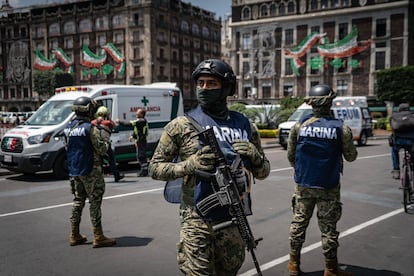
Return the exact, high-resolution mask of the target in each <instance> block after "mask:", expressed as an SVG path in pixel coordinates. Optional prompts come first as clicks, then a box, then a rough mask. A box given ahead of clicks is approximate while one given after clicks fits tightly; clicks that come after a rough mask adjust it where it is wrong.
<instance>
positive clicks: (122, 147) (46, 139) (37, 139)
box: [0, 83, 184, 179]
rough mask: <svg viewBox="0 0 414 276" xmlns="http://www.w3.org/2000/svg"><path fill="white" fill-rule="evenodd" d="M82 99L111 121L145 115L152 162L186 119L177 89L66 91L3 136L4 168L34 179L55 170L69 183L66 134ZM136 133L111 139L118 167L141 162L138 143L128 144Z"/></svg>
mask: <svg viewBox="0 0 414 276" xmlns="http://www.w3.org/2000/svg"><path fill="white" fill-rule="evenodd" d="M81 96H88V97H91V98H94V99H95V100H97V102H98V104H99V105H103V106H106V107H107V108H108V111H109V112H110V116H111V119H112V120H113V121H116V119H117V118H119V119H120V121H122V122H129V121H130V120H134V119H136V115H135V112H136V110H137V109H138V108H144V109H145V110H146V119H147V121H148V125H149V135H148V152H147V155H148V156H151V155H152V152H153V150H154V149H155V147H156V145H157V143H158V141H159V138H160V136H161V133H162V131H163V127H164V126H165V125H166V124H167V123H168V122H170V121H171V120H173V119H174V118H176V117H177V116H181V115H183V114H184V107H183V98H182V93H181V90H180V89H179V88H178V87H177V86H176V85H175V84H174V83H153V84H149V85H139V86H138V85H108V84H105V85H85V86H73V87H62V88H57V89H56V90H55V95H54V96H52V97H51V98H50V99H49V100H48V101H46V102H45V103H44V104H43V105H42V106H41V107H40V108H39V109H38V110H37V111H36V112H35V113H34V114H33V115H32V116H31V117H30V118H29V119H28V120H27V121H26V122H25V123H24V124H21V125H19V126H17V127H15V128H13V129H11V130H9V131H8V132H6V134H5V135H4V136H3V138H2V140H1V147H0V166H1V167H2V168H6V169H8V170H10V171H14V172H18V173H24V174H33V173H36V172H41V171H50V170H52V171H53V173H54V175H55V176H56V177H57V178H60V179H64V178H67V162H66V151H65V146H64V135H63V130H64V128H65V126H66V125H67V124H68V123H69V121H70V120H72V119H73V118H74V116H75V114H74V112H72V110H71V106H72V103H73V101H74V100H75V99H77V98H79V97H81ZM132 131H133V130H132V128H126V127H122V126H118V127H117V128H116V129H115V130H114V132H113V133H112V135H111V146H112V148H113V150H114V152H115V158H116V161H117V162H119V163H123V162H125V163H126V162H130V161H136V152H135V144H134V142H129V141H128V137H129V136H130V135H131V134H132Z"/></svg>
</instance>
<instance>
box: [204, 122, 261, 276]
mask: <svg viewBox="0 0 414 276" xmlns="http://www.w3.org/2000/svg"><path fill="white" fill-rule="evenodd" d="M198 136H199V139H200V141H201V143H202V144H204V145H209V146H210V147H211V149H212V150H213V153H214V154H215V156H216V158H217V161H216V164H217V166H216V171H215V172H214V173H209V172H205V171H197V174H198V175H199V176H200V177H202V178H205V179H209V180H211V185H213V190H214V191H215V194H214V197H215V200H216V202H219V204H220V205H222V206H226V205H229V208H230V214H231V216H232V220H231V221H226V222H223V223H220V224H217V225H215V226H214V227H213V229H214V230H219V229H223V228H226V227H229V226H230V225H233V224H235V225H237V228H238V230H239V233H240V235H241V237H242V239H243V241H244V243H245V245H246V249H247V251H249V252H250V254H251V256H252V259H253V262H254V266H255V267H256V270H257V274H258V275H259V276H261V275H262V272H261V270H260V265H259V262H258V261H257V259H256V254H255V253H254V249H256V246H257V244H258V243H259V241H261V240H262V238H260V239H257V240H255V238H254V237H253V233H252V230H251V229H250V225H249V222H248V220H247V218H246V214H245V211H244V207H243V202H242V200H241V198H240V195H239V191H238V189H237V185H236V182H235V180H234V179H233V176H232V171H234V170H235V169H237V168H238V167H239V165H240V162H241V158H240V156H239V155H237V158H236V160H235V161H234V162H233V164H232V165H231V166H229V165H228V164H227V162H226V159H225V157H224V154H223V152H222V151H221V149H220V146H219V144H218V142H217V139H216V136H215V134H214V130H213V128H209V129H207V130H205V131H202V132H200V133H199V134H198ZM206 205H209V204H206ZM210 207H211V204H210Z"/></svg>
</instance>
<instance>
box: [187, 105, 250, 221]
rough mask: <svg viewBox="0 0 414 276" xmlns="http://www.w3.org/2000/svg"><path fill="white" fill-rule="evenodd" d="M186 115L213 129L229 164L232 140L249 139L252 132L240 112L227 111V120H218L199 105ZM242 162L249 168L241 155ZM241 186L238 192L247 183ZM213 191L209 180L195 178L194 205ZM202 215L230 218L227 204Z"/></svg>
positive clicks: (204, 216)
mask: <svg viewBox="0 0 414 276" xmlns="http://www.w3.org/2000/svg"><path fill="white" fill-rule="evenodd" d="M188 116H190V117H191V118H193V119H194V120H195V121H196V122H197V123H198V124H199V125H200V126H202V127H203V128H204V129H208V128H213V129H214V133H215V135H216V139H217V141H218V143H219V146H220V148H221V151H222V152H223V154H224V156H225V158H226V161H227V163H228V165H231V163H232V162H233V160H234V158H235V157H236V155H237V154H236V152H235V151H234V149H233V147H232V146H231V145H232V144H233V142H234V140H242V141H250V139H251V135H252V133H251V128H250V122H249V120H248V119H247V118H246V117H245V116H244V115H242V114H241V113H238V112H234V111H229V118H228V119H227V120H218V119H213V118H211V117H210V116H208V115H207V114H205V113H204V112H203V111H202V110H201V108H200V107H197V108H195V109H193V110H191V111H190V112H188ZM242 163H243V166H244V167H245V168H246V169H247V170H251V164H250V161H249V160H248V158H246V157H242ZM246 181H247V179H246ZM246 183H247V182H246ZM246 183H245V184H246ZM241 186H243V185H241ZM241 186H239V185H238V188H239V192H240V193H242V192H245V191H246V189H247V185H244V187H241ZM213 193H214V191H213V188H212V185H211V183H210V182H209V181H206V180H202V179H200V178H199V177H197V178H196V186H195V190H194V202H195V206H197V203H199V202H201V201H202V200H203V199H205V198H206V197H208V196H210V195H212V194H213ZM196 209H197V208H196ZM199 214H200V212H199ZM200 215H201V214H200ZM202 217H203V219H204V220H205V221H214V222H217V221H226V220H229V219H231V216H230V214H229V206H219V207H215V208H214V209H212V210H211V211H209V212H208V213H207V214H205V215H202Z"/></svg>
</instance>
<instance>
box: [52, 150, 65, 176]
mask: <svg viewBox="0 0 414 276" xmlns="http://www.w3.org/2000/svg"><path fill="white" fill-rule="evenodd" d="M53 174H54V175H55V177H56V178H58V179H67V178H68V161H67V160H66V153H65V152H63V153H61V154H60V155H59V156H58V157H57V158H56V160H55V165H54V166H53Z"/></svg>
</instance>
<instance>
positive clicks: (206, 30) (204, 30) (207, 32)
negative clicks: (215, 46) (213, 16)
mask: <svg viewBox="0 0 414 276" xmlns="http://www.w3.org/2000/svg"><path fill="white" fill-rule="evenodd" d="M202 30H203V37H204V38H209V37H210V30H209V29H208V28H207V27H203V29H202Z"/></svg>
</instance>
